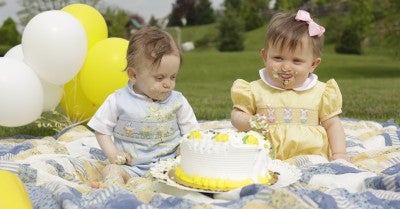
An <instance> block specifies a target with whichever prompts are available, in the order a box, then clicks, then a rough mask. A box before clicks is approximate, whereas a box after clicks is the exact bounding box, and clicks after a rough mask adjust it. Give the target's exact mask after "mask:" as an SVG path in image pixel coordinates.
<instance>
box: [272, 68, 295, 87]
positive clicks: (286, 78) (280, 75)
mask: <svg viewBox="0 0 400 209" xmlns="http://www.w3.org/2000/svg"><path fill="white" fill-rule="evenodd" d="M296 76H297V72H293V73H292V72H288V71H286V70H280V69H278V68H273V69H272V78H273V79H274V80H277V81H279V82H281V83H282V85H283V86H284V87H286V86H290V85H291V84H292V83H295V81H296Z"/></svg>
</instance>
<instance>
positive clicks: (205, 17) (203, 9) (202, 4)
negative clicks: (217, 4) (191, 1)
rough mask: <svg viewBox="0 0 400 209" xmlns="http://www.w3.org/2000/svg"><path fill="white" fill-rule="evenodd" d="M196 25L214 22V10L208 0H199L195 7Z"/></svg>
mask: <svg viewBox="0 0 400 209" xmlns="http://www.w3.org/2000/svg"><path fill="white" fill-rule="evenodd" d="M195 10H196V25H204V24H209V23H213V22H215V14H214V10H213V8H212V7H211V2H210V0H200V1H199V2H198V4H196V7H195Z"/></svg>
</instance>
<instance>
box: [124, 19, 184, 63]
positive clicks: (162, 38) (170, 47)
mask: <svg viewBox="0 0 400 209" xmlns="http://www.w3.org/2000/svg"><path fill="white" fill-rule="evenodd" d="M167 54H176V55H177V56H179V58H180V59H181V62H182V56H181V54H180V51H179V49H178V47H177V45H176V43H175V41H174V39H173V38H172V36H171V35H170V34H169V33H168V32H166V31H164V30H161V29H159V28H157V27H154V26H152V27H144V28H141V29H140V30H138V31H137V32H135V33H134V34H133V35H132V37H131V38H130V40H129V45H128V50H127V57H126V59H127V62H128V63H127V67H128V68H129V67H133V68H135V69H137V68H140V66H141V65H143V61H144V60H143V58H145V59H146V60H148V61H150V62H151V65H152V67H155V68H157V67H158V66H159V65H160V62H161V59H162V57H163V56H164V55H167Z"/></svg>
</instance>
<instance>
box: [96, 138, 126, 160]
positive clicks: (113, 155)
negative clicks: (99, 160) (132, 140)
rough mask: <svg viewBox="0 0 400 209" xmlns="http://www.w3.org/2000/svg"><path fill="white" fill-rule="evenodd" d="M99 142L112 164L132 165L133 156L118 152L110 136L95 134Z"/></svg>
mask: <svg viewBox="0 0 400 209" xmlns="http://www.w3.org/2000/svg"><path fill="white" fill-rule="evenodd" d="M95 136H96V139H97V142H98V143H99V145H100V147H101V149H102V150H103V153H104V154H105V155H106V157H107V159H108V160H109V161H110V163H112V164H120V165H123V164H130V163H131V161H132V156H131V155H130V154H129V153H127V152H124V151H120V150H118V149H117V148H116V147H115V145H114V142H113V141H112V139H111V136H110V135H106V134H102V133H99V132H97V131H96V132H95Z"/></svg>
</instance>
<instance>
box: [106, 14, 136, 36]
mask: <svg viewBox="0 0 400 209" xmlns="http://www.w3.org/2000/svg"><path fill="white" fill-rule="evenodd" d="M103 17H104V19H105V21H106V23H107V27H108V36H109V37H120V38H128V37H129V36H130V34H128V33H127V31H126V28H125V26H126V23H127V22H128V21H129V16H128V14H127V12H126V11H125V10H123V9H120V8H117V7H107V8H106V9H105V11H104V12H103Z"/></svg>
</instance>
